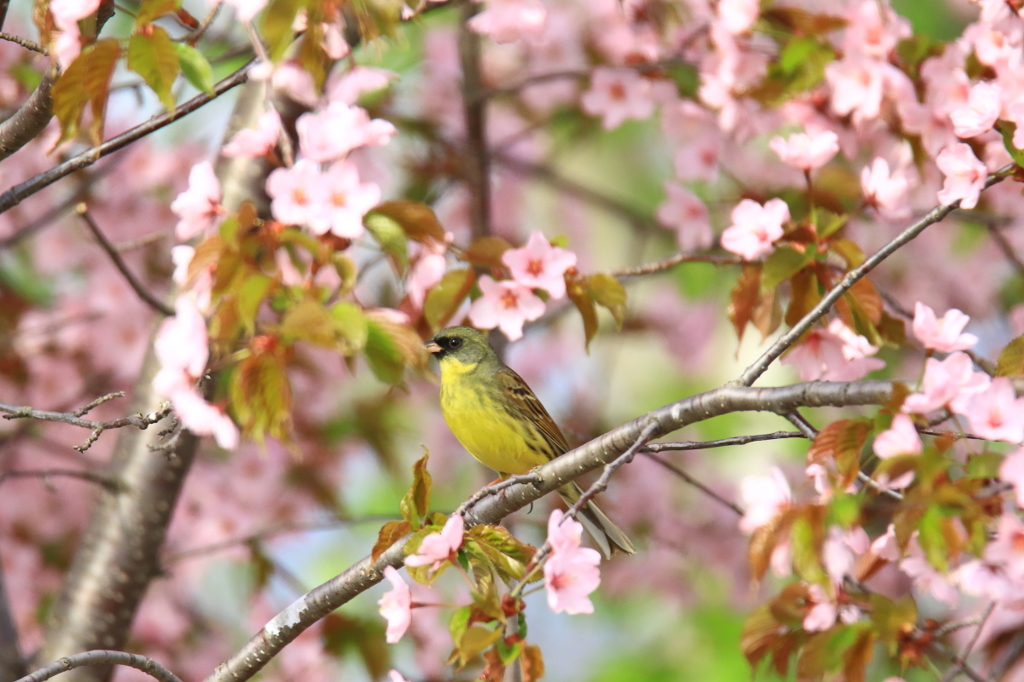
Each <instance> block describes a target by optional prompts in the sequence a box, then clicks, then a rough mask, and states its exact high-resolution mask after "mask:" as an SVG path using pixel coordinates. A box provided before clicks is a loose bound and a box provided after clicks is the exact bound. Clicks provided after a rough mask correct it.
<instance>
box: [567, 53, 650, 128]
mask: <svg viewBox="0 0 1024 682" xmlns="http://www.w3.org/2000/svg"><path fill="white" fill-rule="evenodd" d="M580 104H581V105H582V107H583V111H585V112H586V113H588V114H590V115H591V116H600V117H601V118H602V124H603V125H604V128H605V130H612V129H613V128H618V127H619V126H620V125H622V123H623V122H624V121H625V120H627V119H630V118H632V119H636V120H639V121H643V120H646V119H648V118H650V117H651V115H652V114H653V113H654V97H653V93H652V88H651V82H650V81H649V80H648V79H646V78H644V77H643V76H641V75H640V74H639V73H637V72H636V71H634V70H632V69H609V68H605V67H599V68H597V69H594V75H593V76H591V79H590V89H589V90H587V91H586V92H585V93H583V95H582V97H581V98H580Z"/></svg>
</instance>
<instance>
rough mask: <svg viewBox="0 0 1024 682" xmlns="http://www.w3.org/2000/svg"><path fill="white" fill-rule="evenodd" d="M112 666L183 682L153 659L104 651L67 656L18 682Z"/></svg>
mask: <svg viewBox="0 0 1024 682" xmlns="http://www.w3.org/2000/svg"><path fill="white" fill-rule="evenodd" d="M111 665H126V666H128V667H129V668H135V669H136V670H141V671H142V672H144V673H146V674H147V675H149V676H150V677H152V678H154V679H157V680H159V681H160V682H181V680H180V679H179V678H178V677H177V676H176V675H175V674H174V673H172V672H171V671H170V670H168V669H167V668H165V667H163V666H162V665H160V664H159V663H157V662H156V661H154V660H153V659H152V658H146V657H145V656H140V655H139V654H129V653H127V652H125V651H110V650H104V649H97V650H94V651H85V652H83V653H80V654H74V655H72V656H65V657H63V658H61V659H60V660H59V661H54V662H53V663H51V664H50V665H48V666H46V667H45V668H40V669H39V670H37V671H35V672H34V673H32V674H31V675H26V676H25V677H22V678H21V679H20V680H17V682H43V681H44V680H48V679H50V678H51V677H56V676H57V675H60V674H61V673H66V672H68V671H69V670H74V669H75V668H81V667H83V666H102V667H109V666H111Z"/></svg>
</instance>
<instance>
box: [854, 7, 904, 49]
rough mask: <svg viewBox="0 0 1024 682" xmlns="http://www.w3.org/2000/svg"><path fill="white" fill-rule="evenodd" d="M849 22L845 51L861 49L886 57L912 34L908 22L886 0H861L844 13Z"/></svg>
mask: <svg viewBox="0 0 1024 682" xmlns="http://www.w3.org/2000/svg"><path fill="white" fill-rule="evenodd" d="M846 18H847V19H848V20H849V23H848V24H847V26H846V35H845V36H844V38H843V51H844V53H846V54H852V53H861V54H863V55H866V56H868V57H874V58H876V59H886V58H888V56H889V53H890V52H892V50H893V49H894V48H895V47H896V44H897V43H898V42H899V41H900V40H902V39H904V38H909V37H910V36H911V34H912V31H911V28H910V23H909V22H908V21H907V20H906V19H904V18H903V17H901V16H899V15H898V14H896V13H895V12H894V11H893V10H892V8H891V7H889V3H888V2H884V3H882V2H878V0H860V2H857V3H855V4H854V5H853V7H852V8H851V9H850V10H849V11H848V12H847V13H846Z"/></svg>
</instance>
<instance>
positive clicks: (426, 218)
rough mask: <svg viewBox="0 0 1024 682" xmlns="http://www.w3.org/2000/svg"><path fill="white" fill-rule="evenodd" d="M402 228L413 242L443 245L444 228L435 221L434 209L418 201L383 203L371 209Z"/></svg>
mask: <svg viewBox="0 0 1024 682" xmlns="http://www.w3.org/2000/svg"><path fill="white" fill-rule="evenodd" d="M373 212H374V213H380V214H382V215H386V216H387V217H389V218H391V219H392V220H394V221H395V222H396V223H398V224H399V225H401V226H402V230H403V231H404V232H405V234H406V236H407V237H409V239H412V240H413V241H417V242H421V243H428V242H430V241H435V242H440V243H444V227H442V226H441V221H439V220H438V219H437V214H435V213H434V209H432V208H430V207H429V206H427V205H426V204H424V203H420V202H418V201H385V202H384V203H383V204H379V205H377V206H375V207H374V208H373Z"/></svg>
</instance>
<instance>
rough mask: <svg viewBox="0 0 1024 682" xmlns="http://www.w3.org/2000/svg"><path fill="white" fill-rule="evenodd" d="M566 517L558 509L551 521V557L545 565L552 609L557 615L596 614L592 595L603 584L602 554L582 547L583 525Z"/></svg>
mask: <svg viewBox="0 0 1024 682" xmlns="http://www.w3.org/2000/svg"><path fill="white" fill-rule="evenodd" d="M562 517H563V514H562V510H560V509H556V510H554V511H553V512H551V516H550V517H549V518H548V541H549V542H550V543H551V556H550V557H548V560H547V562H545V564H544V587H545V588H546V590H547V595H548V606H549V607H550V608H551V610H552V611H554V612H555V613H563V612H564V613H593V612H594V604H593V603H592V602H591V601H590V596H589V595H590V593H591V592H593V591H594V590H596V589H597V587H598V585H600V584H601V573H600V570H599V569H598V565H599V564H600V563H601V555H600V554H599V553H598V552H597V550H595V549H590V548H589V547H582V546H581V545H580V542H581V538H582V535H583V526H582V525H581V524H580V523H579V522H577V521H576V520H574V519H565V520H563V519H562Z"/></svg>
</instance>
